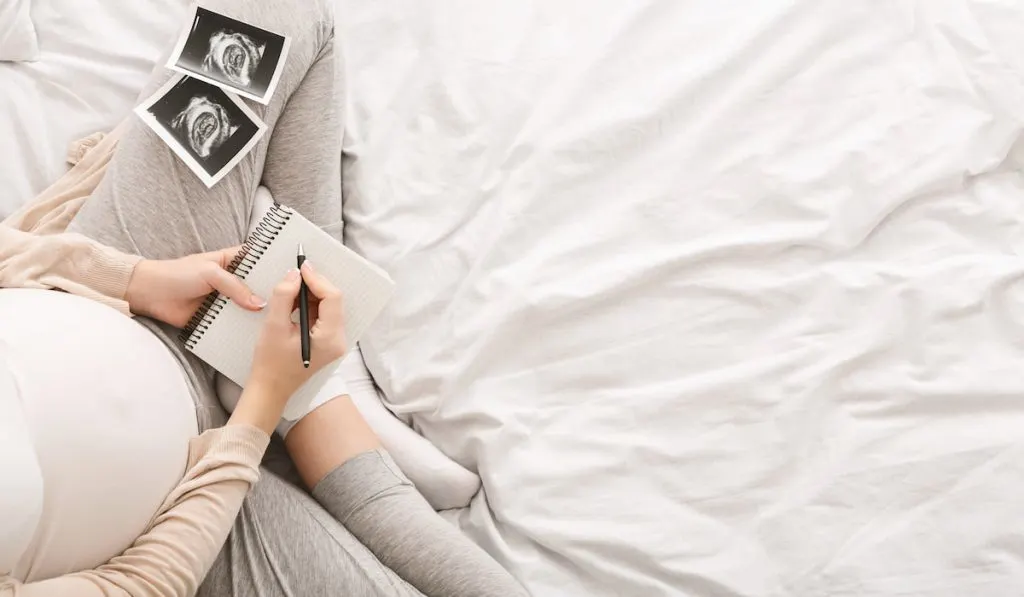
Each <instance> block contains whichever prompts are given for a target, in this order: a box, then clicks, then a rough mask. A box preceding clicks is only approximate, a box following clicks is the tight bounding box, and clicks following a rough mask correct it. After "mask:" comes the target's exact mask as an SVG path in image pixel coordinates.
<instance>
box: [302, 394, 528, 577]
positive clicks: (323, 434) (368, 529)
mask: <svg viewBox="0 0 1024 597" xmlns="http://www.w3.org/2000/svg"><path fill="white" fill-rule="evenodd" d="M286 443H287V445H288V452H289V454H291V456H292V460H294V461H295V466H296V468H298V470H299V474H300V475H301V477H302V479H303V482H305V483H306V484H307V485H308V486H310V487H313V497H315V498H316V500H317V501H318V502H320V503H321V504H323V506H324V507H325V508H326V509H327V511H328V512H330V513H331V514H332V515H333V516H334V518H335V519H337V520H338V521H340V522H341V524H342V525H344V527H345V528H346V529H348V531H350V532H351V533H352V534H353V535H354V536H355V537H356V538H358V539H359V541H360V542H361V543H362V545H365V546H366V547H368V548H369V549H370V550H371V551H372V552H373V553H374V554H375V555H376V557H377V558H379V559H380V561H381V562H382V563H383V564H384V565H385V566H387V567H388V568H390V569H391V570H394V571H395V572H397V573H398V575H399V576H401V577H402V578H403V579H405V580H406V581H408V582H409V583H410V584H412V585H413V586H414V587H416V588H417V589H419V590H420V591H422V592H423V593H424V594H425V595H427V596H428V597H490V596H493V597H516V596H520V595H521V596H525V595H526V591H525V589H523V587H522V586H521V585H519V583H518V582H517V581H516V580H515V579H514V578H513V577H512V575H510V574H509V573H508V572H507V571H505V569H503V568H502V567H501V566H500V565H499V564H498V563H497V562H496V561H494V559H492V558H491V557H490V556H489V555H487V553H486V552H484V550H483V549H481V548H480V547H479V546H477V545H476V544H474V543H472V542H471V541H470V540H469V539H468V538H466V537H465V536H464V535H463V534H462V533H461V532H460V531H459V530H458V529H456V528H455V527H453V526H452V525H451V524H449V523H447V522H445V521H444V520H442V519H441V517H440V516H438V515H437V513H436V512H434V509H433V508H431V507H430V504H428V503H427V501H426V500H425V499H424V498H423V496H422V495H420V494H419V492H417V491H416V489H415V487H413V485H412V483H411V482H409V480H408V478H406V477H405V475H403V474H402V473H401V471H400V470H399V468H398V466H397V465H395V463H394V461H393V460H392V459H391V457H390V456H389V455H388V454H387V453H385V452H384V451H383V450H381V449H380V444H379V442H378V440H377V437H376V435H374V433H373V431H372V430H371V429H370V427H369V426H368V425H367V424H366V422H365V420H364V419H363V417H362V415H360V414H359V410H358V409H357V408H356V406H355V405H354V404H353V403H352V401H351V400H350V399H349V397H348V396H342V397H339V398H335V399H334V400H331V401H330V402H328V403H326V404H324V405H322V406H321V407H320V408H318V409H316V410H314V411H313V412H311V413H310V414H308V415H306V416H305V417H304V418H303V419H302V420H301V421H299V422H298V424H296V425H295V427H293V428H292V430H291V432H289V433H288V437H287V439H286Z"/></svg>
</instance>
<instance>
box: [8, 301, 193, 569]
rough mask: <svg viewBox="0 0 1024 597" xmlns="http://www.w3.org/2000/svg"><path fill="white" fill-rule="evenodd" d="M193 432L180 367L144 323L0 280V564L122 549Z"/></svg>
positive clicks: (34, 564)
mask: <svg viewBox="0 0 1024 597" xmlns="http://www.w3.org/2000/svg"><path fill="white" fill-rule="evenodd" d="M195 435H196V417H195V408H194V406H193V403H192V398H191V396H190V394H189V391H188V387H187V385H186V382H185V377H184V374H183V372H182V371H181V368H180V366H179V365H178V364H177V362H175V360H174V358H173V357H172V356H171V354H170V353H169V352H168V351H167V349H166V348H164V346H163V344H162V343H161V342H160V341H159V340H157V339H156V337H154V336H153V335H152V334H150V333H149V332H148V331H147V330H146V329H144V328H143V327H142V326H140V325H138V324H137V323H135V322H134V321H132V320H131V319H130V318H128V317H125V316H124V315H121V314H120V313H118V312H117V311H115V310H113V309H111V308H109V307H106V306H103V305H100V304H98V303H95V302H93V301H90V300H87V299H84V298H81V297H76V296H72V295H68V294H64V293H60V292H55V291H44V290H13V289H6V290H0V512H2V513H3V515H2V516H0V573H3V572H7V571H12V573H13V575H14V577H16V578H18V579H21V580H24V581H36V580H41V579H45V578H51V577H53V576H58V575H61V574H66V573H68V572H74V571H78V570H83V569H88V568H94V567H96V566H98V565H100V564H102V563H104V562H106V561H107V560H109V559H110V558H112V557H114V556H116V555H118V554H120V553H121V552H123V551H124V550H125V549H126V548H127V547H129V546H130V545H131V544H132V542H133V541H134V540H135V539H136V538H137V537H138V536H139V535H140V534H141V533H142V532H143V531H144V530H145V527H146V525H147V524H149V522H150V520H151V519H152V517H153V515H154V514H155V513H156V511H157V509H158V508H159V507H160V505H161V503H162V502H163V500H164V498H166V496H167V494H168V493H169V492H170V490H171V489H172V488H173V487H174V486H175V485H176V484H177V483H178V481H179V480H180V479H181V476H182V474H183V473H184V470H185V463H186V459H187V457H188V440H189V439H190V438H192V437H194V436H195Z"/></svg>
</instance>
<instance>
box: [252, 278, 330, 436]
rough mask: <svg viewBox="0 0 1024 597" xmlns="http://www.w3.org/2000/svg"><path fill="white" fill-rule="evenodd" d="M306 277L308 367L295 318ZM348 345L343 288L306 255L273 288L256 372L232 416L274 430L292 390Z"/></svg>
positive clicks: (255, 355)
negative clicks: (293, 317)
mask: <svg viewBox="0 0 1024 597" xmlns="http://www.w3.org/2000/svg"><path fill="white" fill-rule="evenodd" d="M301 280H305V281H306V286H307V287H308V288H309V298H310V309H309V326H310V327H309V340H310V356H311V360H310V364H309V367H308V368H306V367H304V366H303V364H302V357H301V355H302V353H301V348H300V346H301V345H300V332H299V326H298V324H295V323H292V312H293V311H294V310H295V307H296V300H297V298H298V296H299V285H300V282H301ZM345 351H346V342H345V326H344V311H343V309H342V299H341V291H340V290H338V289H337V288H336V287H335V286H334V285H333V284H331V283H330V282H329V281H328V280H327V278H325V277H323V276H321V275H320V274H318V273H316V271H315V270H314V269H313V266H312V265H310V263H309V261H306V263H305V264H303V266H302V270H301V272H300V271H299V270H291V271H289V272H288V274H286V275H285V278H284V280H282V281H281V282H280V283H278V285H277V286H276V287H275V288H274V293H273V295H272V296H271V297H270V302H269V304H268V305H267V308H266V318H265V320H264V322H263V329H262V331H261V332H260V337H259V340H258V341H257V343H256V349H255V354H254V356H253V364H252V373H251V374H250V375H249V381H248V383H246V384H245V390H244V391H243V392H242V396H241V398H240V399H239V402H238V405H237V406H236V407H235V411H234V413H233V415H232V419H236V415H237V416H238V417H241V418H246V419H251V420H247V421H246V422H248V423H250V424H254V425H256V426H258V427H261V428H264V429H265V430H268V433H269V432H270V431H272V430H273V429H274V426H276V425H277V423H278V420H279V419H280V418H281V413H282V412H283V411H284V407H285V405H286V404H287V403H288V399H289V398H290V397H291V396H292V394H294V393H295V391H296V390H298V389H299V388H300V387H301V386H302V384H304V383H306V381H307V380H308V379H309V378H310V377H312V376H313V374H315V373H316V372H317V371H319V370H320V369H322V368H323V367H324V366H326V365H328V364H330V363H333V362H335V361H337V360H338V359H340V358H341V357H343V356H344V355H345ZM247 403H248V404H247ZM240 410H241V411H243V412H242V413H239V411H240ZM236 422H237V421H236Z"/></svg>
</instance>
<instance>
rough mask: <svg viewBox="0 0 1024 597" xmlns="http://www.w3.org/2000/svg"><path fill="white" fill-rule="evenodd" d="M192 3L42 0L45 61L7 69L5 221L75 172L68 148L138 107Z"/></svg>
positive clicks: (1, 89)
mask: <svg viewBox="0 0 1024 597" xmlns="http://www.w3.org/2000/svg"><path fill="white" fill-rule="evenodd" d="M187 7H188V2H187V0H132V1H131V2H106V1H103V0H33V1H32V12H31V15H32V21H33V22H34V24H35V27H36V33H37V35H38V38H39V50H40V56H39V60H38V61H36V62H21V63H0V218H2V217H4V216H6V215H8V214H9V213H10V212H12V211H13V210H14V209H15V208H17V207H18V206H19V205H21V204H22V203H24V202H25V201H27V200H28V199H30V198H32V197H33V196H34V195H36V194H37V193H39V192H40V191H42V190H43V189H45V188H46V187H47V186H48V185H49V184H50V183H52V182H53V181H54V180H56V179H57V177H58V176H60V175H61V174H62V173H63V172H64V171H65V170H66V168H67V165H66V163H65V158H66V156H67V147H68V144H69V143H71V142H72V141H75V140H76V139H80V138H82V137H84V136H86V135H89V134H92V133H94V132H97V131H107V130H110V129H112V128H113V127H114V125H116V124H117V123H118V122H119V121H120V120H121V119H123V118H125V117H126V116H127V115H128V114H129V113H130V112H131V108H132V106H134V105H135V101H136V99H137V96H138V93H139V90H140V89H141V88H142V86H143V85H144V84H145V81H146V80H147V78H148V77H149V74H150V72H152V70H153V65H154V64H155V63H156V61H157V59H158V58H159V57H160V55H161V53H162V52H167V51H168V50H169V48H170V44H171V39H172V38H173V37H174V35H175V33H176V32H177V31H179V30H180V28H181V26H182V19H183V18H184V14H185V10H186V8H187Z"/></svg>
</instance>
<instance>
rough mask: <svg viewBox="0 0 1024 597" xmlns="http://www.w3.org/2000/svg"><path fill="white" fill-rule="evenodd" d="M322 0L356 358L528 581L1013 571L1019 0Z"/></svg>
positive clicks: (1016, 584) (1022, 292)
mask: <svg viewBox="0 0 1024 597" xmlns="http://www.w3.org/2000/svg"><path fill="white" fill-rule="evenodd" d="M339 14H342V15H343V17H342V18H341V21H340V29H339V32H338V39H339V40H340V43H341V44H342V51H341V55H342V56H343V57H344V59H345V65H344V66H345V72H346V74H347V76H348V78H349V80H348V88H349V90H350V93H349V96H348V100H347V101H348V115H349V117H348V118H349V121H348V123H347V131H346V142H345V148H346V151H347V152H348V155H349V157H350V159H349V160H348V161H347V162H346V169H345V184H346V204H345V218H346V222H347V229H346V237H347V239H348V242H349V243H350V244H352V245H353V246H355V247H356V248H357V249H359V250H360V251H362V252H363V253H364V254H365V255H366V256H367V257H369V258H370V259H372V260H374V261H375V262H377V263H380V264H382V265H383V266H384V267H386V268H387V269H388V270H389V272H390V273H391V275H392V277H393V278H394V279H395V280H396V282H397V283H398V292H397V297H396V301H395V302H393V303H392V305H391V307H390V308H389V310H388V312H387V313H385V315H384V316H383V318H382V320H381V321H380V323H379V325H378V326H377V327H376V328H375V329H374V330H373V332H372V333H371V334H370V336H369V338H367V339H364V341H363V342H362V347H363V352H364V355H365V357H366V361H367V364H368V365H369V367H370V370H371V371H372V372H373V374H374V376H375V378H376V379H377V380H378V382H380V384H381V386H382V389H383V391H384V393H385V395H386V396H387V399H388V400H389V401H390V403H391V405H392V406H393V407H394V408H395V409H396V410H397V411H398V412H400V413H402V415H403V416H404V417H405V418H407V419H408V420H410V421H411V422H412V423H413V424H414V425H415V426H416V428H417V429H419V430H421V431H422V432H423V433H424V435H425V436H426V437H427V438H428V439H430V440H431V441H433V442H434V443H436V444H437V445H438V446H440V447H441V449H442V450H444V451H445V452H446V453H448V454H449V455H452V456H453V457H454V458H455V459H456V460H457V461H459V462H460V463H462V464H464V465H465V466H467V467H468V468H469V469H471V470H476V471H479V473H480V476H481V478H482V479H483V483H484V489H485V492H484V493H483V494H481V495H480V496H478V498H477V499H476V500H475V501H474V504H473V506H472V508H471V509H470V510H468V511H466V512H464V513H463V514H462V515H461V516H460V517H458V519H457V520H458V522H459V523H460V524H461V525H462V527H463V528H464V529H465V530H466V531H467V532H468V533H470V534H471V535H472V536H473V537H474V538H476V539H477V540H478V541H480V542H481V543H482V544H483V545H484V546H486V547H487V548H488V549H489V550H490V551H491V552H492V553H494V554H495V555H496V556H497V557H498V558H499V559H500V560H501V561H502V562H503V563H504V564H506V565H507V566H508V567H509V568H510V569H511V570H512V571H513V572H514V573H515V574H517V575H518V576H519V578H521V579H522V580H523V581H524V582H525V583H526V584H527V585H528V587H529V588H530V589H531V590H532V591H533V593H534V594H535V595H537V596H539V597H547V596H559V597H567V596H575V595H579V596H583V595H587V596H609V597H611V596H619V595H628V596H634V595H643V596H645V597H646V596H660V595H744V596H751V597H765V596H777V595H778V596H790V595H793V596H800V597H804V596H818V595H829V596H835V595H850V596H865V595H915V596H929V597H938V596H950V597H953V596H960V595H1016V594H1019V592H1020V586H1021V578H1022V577H1021V570H1024V548H1022V547H1021V546H1022V545H1024V518H1022V516H1021V508H1020V504H1019V500H1018V499H1017V497H1016V496H1019V495H1021V494H1022V493H1024V453H1022V450H1021V437H1022V429H1024V398H1022V396H1024V375H1021V373H1020V372H1021V363H1024V340H1022V338H1024V304H1022V301H1024V284H1022V281H1024V260H1022V259H1021V258H1020V253H1021V252H1022V251H1024V227H1022V224H1021V223H1022V222H1024V176H1022V174H1021V170H1020V168H1021V166H1022V164H1024V160H1022V159H1021V157H1022V156H1021V155H1019V153H1018V155H1017V157H1016V158H1014V157H1013V156H1012V155H1011V149H1012V147H1013V145H1014V143H1015V142H1017V140H1018V139H1019V138H1020V133H1021V128H1022V123H1024V35H1021V33H1020V32H1021V31H1022V30H1024V4H1021V3H1020V2H1018V1H1017V0H907V1H898V2H897V1H892V0H863V1H857V2H850V1H847V0H798V1H792V0H763V1H756V2H755V1H753V0H751V1H748V2H720V1H718V0H690V1H686V2H682V1H678V0H634V1H630V2H621V1H615V0H600V1H588V2H582V1H580V2H575V1H570V0H554V1H546V2H529V1H527V2H522V1H516V2H512V1H497V2H472V1H470V0H455V1H453V2H445V3H417V2H408V1H405V0H379V1H378V2H355V1H343V2H342V10H341V12H340V13H339ZM1008 156H1010V157H1008Z"/></svg>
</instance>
